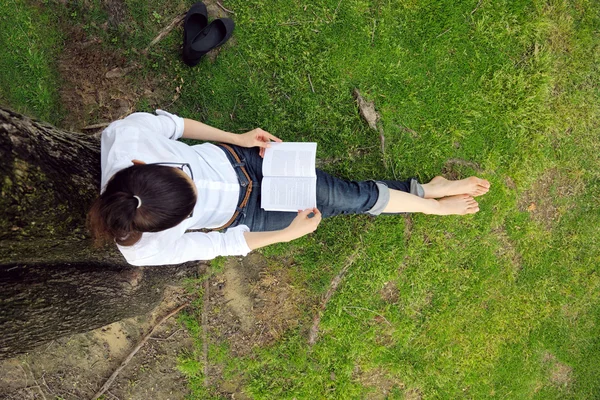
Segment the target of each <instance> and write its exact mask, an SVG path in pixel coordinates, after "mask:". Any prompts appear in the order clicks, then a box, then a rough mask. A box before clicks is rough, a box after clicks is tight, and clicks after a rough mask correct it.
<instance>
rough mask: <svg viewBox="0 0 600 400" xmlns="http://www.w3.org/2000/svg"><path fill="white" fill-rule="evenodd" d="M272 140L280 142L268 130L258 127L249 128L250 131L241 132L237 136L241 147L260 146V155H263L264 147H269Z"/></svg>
mask: <svg viewBox="0 0 600 400" xmlns="http://www.w3.org/2000/svg"><path fill="white" fill-rule="evenodd" d="M271 140H272V141H275V142H281V139H279V138H278V137H276V136H273V135H271V134H270V133H269V132H266V131H263V130H262V129H260V128H256V129H253V130H251V131H250V132H246V133H242V134H240V135H239V136H238V143H237V144H238V145H239V146H242V147H260V156H261V157H264V156H265V149H266V148H267V147H269V143H270V142H271Z"/></svg>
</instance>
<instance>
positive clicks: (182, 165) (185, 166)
mask: <svg viewBox="0 0 600 400" xmlns="http://www.w3.org/2000/svg"><path fill="white" fill-rule="evenodd" d="M146 165H164V166H168V167H173V168H177V169H180V170H182V171H183V172H185V173H186V174H187V175H188V176H189V177H190V179H191V180H192V182H193V181H194V173H193V172H192V167H191V166H190V164H189V163H176V162H157V163H148V164H146ZM186 169H187V171H186ZM193 216H194V210H192V213H191V214H190V215H188V217H187V218H192V217H193ZM187 218H186V219H187Z"/></svg>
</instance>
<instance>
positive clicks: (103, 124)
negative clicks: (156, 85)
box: [48, 122, 110, 347]
mask: <svg viewBox="0 0 600 400" xmlns="http://www.w3.org/2000/svg"><path fill="white" fill-rule="evenodd" d="M109 125H110V122H100V123H99V124H93V125H88V126H84V127H83V128H81V129H82V130H84V131H88V130H92V129H100V128H106V127H107V126H109ZM48 347H50V346H48Z"/></svg>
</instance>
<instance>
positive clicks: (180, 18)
mask: <svg viewBox="0 0 600 400" xmlns="http://www.w3.org/2000/svg"><path fill="white" fill-rule="evenodd" d="M184 18H185V13H181V14H179V15H177V16H176V17H175V18H174V19H173V21H171V23H170V24H169V25H167V26H166V27H164V28H163V30H162V31H160V32H159V33H158V36H156V37H155V38H154V40H152V41H151V42H150V44H149V45H148V47H146V49H145V50H144V51H148V49H149V48H150V47H152V46H154V45H155V44H156V43H158V42H160V41H161V40H162V39H163V38H164V37H165V36H167V35H168V34H169V32H171V31H172V30H173V28H175V26H177V24H179V23H180V22H181V21H183V19H184Z"/></svg>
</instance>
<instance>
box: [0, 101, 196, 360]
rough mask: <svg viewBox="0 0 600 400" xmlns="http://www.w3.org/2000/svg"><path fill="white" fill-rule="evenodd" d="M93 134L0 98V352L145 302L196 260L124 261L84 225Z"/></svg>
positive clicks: (95, 155)
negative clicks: (41, 118) (94, 240)
mask: <svg viewBox="0 0 600 400" xmlns="http://www.w3.org/2000/svg"><path fill="white" fill-rule="evenodd" d="M99 188H100V143H99V139H98V138H97V137H94V136H93V135H87V134H81V133H74V132H66V131H62V130H60V129H57V128H54V127H52V126H49V125H46V124H43V123H40V122H37V121H34V120H32V119H30V118H27V117H25V116H23V115H20V114H18V113H15V112H13V111H11V110H8V109H5V108H1V107H0V192H1V197H0V210H2V214H1V217H0V285H1V287H0V293H1V294H0V358H4V357H8V356H12V355H15V354H18V353H21V352H24V351H27V350H29V349H31V348H33V347H35V346H38V345H41V344H43V343H45V342H47V341H49V340H52V339H55V338H58V337H61V336H65V335H70V334H74V333H80V332H85V331H88V330H91V329H95V328H98V327H100V326H103V325H106V324H109V323H112V322H115V321H118V320H120V319H123V318H127V317H132V316H135V315H140V314H144V313H147V312H148V311H150V310H151V309H152V308H153V307H154V306H155V305H156V304H157V303H158V301H159V300H160V298H161V296H162V292H163V289H164V286H165V285H166V284H168V283H172V282H174V281H175V280H178V279H181V278H182V277H185V276H190V275H193V274H195V273H197V271H198V268H199V267H198V265H197V263H187V264H183V265H180V266H169V267H134V266H131V265H128V264H127V263H126V262H125V261H124V259H123V257H122V256H121V255H120V254H119V253H118V251H116V249H114V248H110V249H102V250H94V249H93V248H92V246H91V241H90V238H89V236H88V234H87V232H86V229H85V219H86V214H87V210H88V207H89V206H90V204H91V202H92V201H93V200H94V199H95V198H96V197H97V195H98V193H99Z"/></svg>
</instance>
